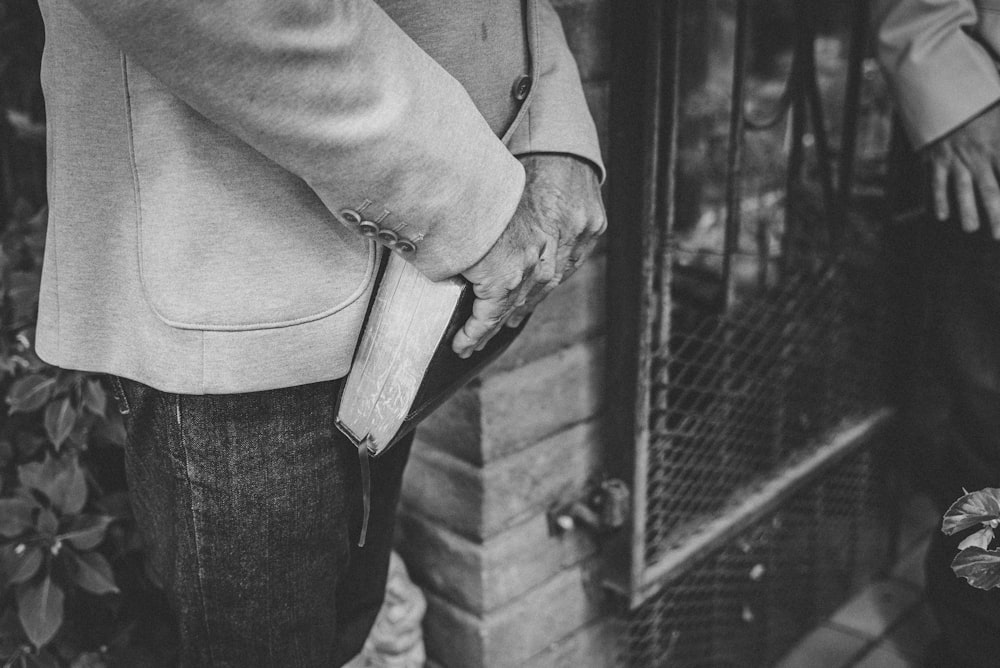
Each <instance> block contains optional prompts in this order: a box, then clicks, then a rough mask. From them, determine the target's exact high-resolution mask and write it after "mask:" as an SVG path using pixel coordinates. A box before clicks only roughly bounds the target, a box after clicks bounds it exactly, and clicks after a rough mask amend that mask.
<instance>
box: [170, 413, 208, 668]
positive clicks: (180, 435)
mask: <svg viewBox="0 0 1000 668" xmlns="http://www.w3.org/2000/svg"><path fill="white" fill-rule="evenodd" d="M174 401H175V405H176V417H177V440H178V442H179V443H180V445H181V453H182V454H183V455H184V480H185V482H187V488H188V511H189V518H190V521H191V534H192V538H193V539H194V558H195V561H196V562H197V566H198V567H197V568H196V569H195V575H196V577H197V581H198V598H199V599H200V602H201V619H202V623H203V624H204V625H205V638H206V639H208V638H211V637H212V631H211V627H210V626H209V624H208V604H207V602H206V601H205V570H204V566H203V564H202V560H201V538H200V537H199V535H198V521H197V519H196V517H195V510H194V484H193V483H192V482H191V464H190V458H189V457H188V449H187V442H186V439H185V438H184V421H183V419H182V418H181V395H179V394H175V395H174ZM206 644H207V645H208V658H209V661H210V662H211V663H212V665H213V666H214V665H216V664H215V656H214V654H213V653H212V643H211V642H210V641H209V642H207V643H206Z"/></svg>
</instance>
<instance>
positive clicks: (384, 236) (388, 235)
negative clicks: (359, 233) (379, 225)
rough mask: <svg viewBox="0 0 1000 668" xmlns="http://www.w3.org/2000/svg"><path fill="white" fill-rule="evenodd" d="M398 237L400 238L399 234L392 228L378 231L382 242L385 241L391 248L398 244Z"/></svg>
mask: <svg viewBox="0 0 1000 668" xmlns="http://www.w3.org/2000/svg"><path fill="white" fill-rule="evenodd" d="M398 239H399V235H397V234H396V233H395V232H393V231H392V230H382V231H380V232H379V233H378V240H379V241H381V242H382V243H384V244H385V245H386V246H388V247H389V248H392V247H393V246H395V245H396V241H397V240H398Z"/></svg>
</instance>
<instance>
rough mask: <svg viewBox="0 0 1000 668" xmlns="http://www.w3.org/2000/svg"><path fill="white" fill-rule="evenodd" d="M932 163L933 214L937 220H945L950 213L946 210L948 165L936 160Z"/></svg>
mask: <svg viewBox="0 0 1000 668" xmlns="http://www.w3.org/2000/svg"><path fill="white" fill-rule="evenodd" d="M933 164H934V168H933V172H932V176H931V182H932V190H933V191H934V215H935V216H937V219H938V220H947V219H948V216H949V215H950V213H951V212H950V211H949V210H948V167H947V166H946V165H944V164H943V163H941V162H938V161H937V160H935V161H934V163H933Z"/></svg>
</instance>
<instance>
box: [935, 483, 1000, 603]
mask: <svg viewBox="0 0 1000 668" xmlns="http://www.w3.org/2000/svg"><path fill="white" fill-rule="evenodd" d="M977 527H978V528H977ZM997 527H1000V488H996V487H988V488H986V489H981V490H979V491H978V492H971V493H966V494H965V495H964V496H962V497H961V498H959V499H958V500H957V501H955V503H953V504H952V505H951V508H949V509H948V512H946V513H945V515H944V520H943V522H942V524H941V531H943V532H944V533H945V534H947V535H949V536H951V535H954V534H957V533H959V532H962V531H967V530H969V529H973V528H977V530H976V531H975V532H973V533H971V534H969V535H968V536H967V537H966V538H965V539H964V540H962V542H961V543H959V544H958V549H959V553H958V554H957V555H956V556H955V558H954V560H952V562H951V568H952V570H953V571H955V574H956V575H957V576H959V577H961V578H965V579H966V580H967V581H968V582H969V584H970V585H972V586H973V587H977V588H978V589H994V588H997V587H1000V550H995V549H994V550H991V549H990V546H991V545H992V544H993V543H994V542H995V540H996V535H995V532H996V529H997Z"/></svg>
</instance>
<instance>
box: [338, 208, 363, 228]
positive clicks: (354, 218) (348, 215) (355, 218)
mask: <svg viewBox="0 0 1000 668" xmlns="http://www.w3.org/2000/svg"><path fill="white" fill-rule="evenodd" d="M340 215H341V216H343V218H344V220H346V221H347V222H349V223H350V224H351V225H357V224H358V223H360V222H361V214H360V213H358V212H357V211H355V210H354V209H341V210H340Z"/></svg>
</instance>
